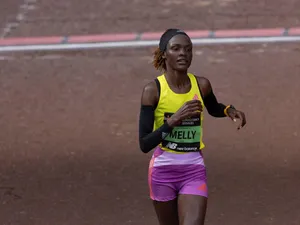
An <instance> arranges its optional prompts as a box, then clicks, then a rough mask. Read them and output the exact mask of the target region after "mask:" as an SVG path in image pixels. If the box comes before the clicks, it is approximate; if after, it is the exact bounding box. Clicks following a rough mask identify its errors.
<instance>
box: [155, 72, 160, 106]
mask: <svg viewBox="0 0 300 225" xmlns="http://www.w3.org/2000/svg"><path fill="white" fill-rule="evenodd" d="M154 81H155V83H156V86H157V90H158V99H159V98H160V83H159V80H158V79H157V78H155V80H154ZM157 105H158V102H157V103H156V105H155V106H154V107H155V109H156V108H157Z"/></svg>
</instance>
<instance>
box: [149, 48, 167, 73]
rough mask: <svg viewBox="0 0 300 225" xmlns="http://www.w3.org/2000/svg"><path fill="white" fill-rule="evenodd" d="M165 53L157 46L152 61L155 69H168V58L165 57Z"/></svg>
mask: <svg viewBox="0 0 300 225" xmlns="http://www.w3.org/2000/svg"><path fill="white" fill-rule="evenodd" d="M163 54H164V52H162V51H161V50H160V49H159V48H157V49H156V50H155V51H154V54H153V62H152V64H153V66H154V67H155V69H157V70H159V71H162V72H163V71H166V70H167V66H166V59H164V58H163Z"/></svg>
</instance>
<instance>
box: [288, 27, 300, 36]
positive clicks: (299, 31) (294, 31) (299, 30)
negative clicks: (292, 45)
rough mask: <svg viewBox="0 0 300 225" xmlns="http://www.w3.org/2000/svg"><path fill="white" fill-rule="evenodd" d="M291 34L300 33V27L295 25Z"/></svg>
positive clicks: (290, 31)
mask: <svg viewBox="0 0 300 225" xmlns="http://www.w3.org/2000/svg"><path fill="white" fill-rule="evenodd" d="M289 35H300V27H294V28H291V29H290V30H289Z"/></svg>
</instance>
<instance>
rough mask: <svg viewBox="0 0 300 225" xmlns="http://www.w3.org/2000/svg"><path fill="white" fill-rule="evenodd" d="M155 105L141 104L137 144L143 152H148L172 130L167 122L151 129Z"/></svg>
mask: <svg viewBox="0 0 300 225" xmlns="http://www.w3.org/2000/svg"><path fill="white" fill-rule="evenodd" d="M154 110H155V106H145V105H142V106H141V110H140V119H139V144H140V149H141V150H142V152H144V153H148V152H150V151H151V150H152V149H153V148H155V147H156V146H157V145H158V144H159V143H160V142H161V141H162V140H163V138H165V137H166V136H167V134H169V133H170V132H171V131H172V129H173V128H172V127H170V126H169V125H168V124H167V123H165V124H163V125H162V126H161V127H160V128H158V129H157V130H155V131H153V124H154Z"/></svg>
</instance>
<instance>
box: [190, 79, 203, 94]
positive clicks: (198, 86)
mask: <svg viewBox="0 0 300 225" xmlns="http://www.w3.org/2000/svg"><path fill="white" fill-rule="evenodd" d="M192 75H193V77H194V78H195V80H196V82H197V86H198V89H199V92H200V95H201V98H202V99H203V98H204V96H203V94H202V91H201V88H200V84H199V81H198V78H197V77H196V76H195V75H194V74H192Z"/></svg>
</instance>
